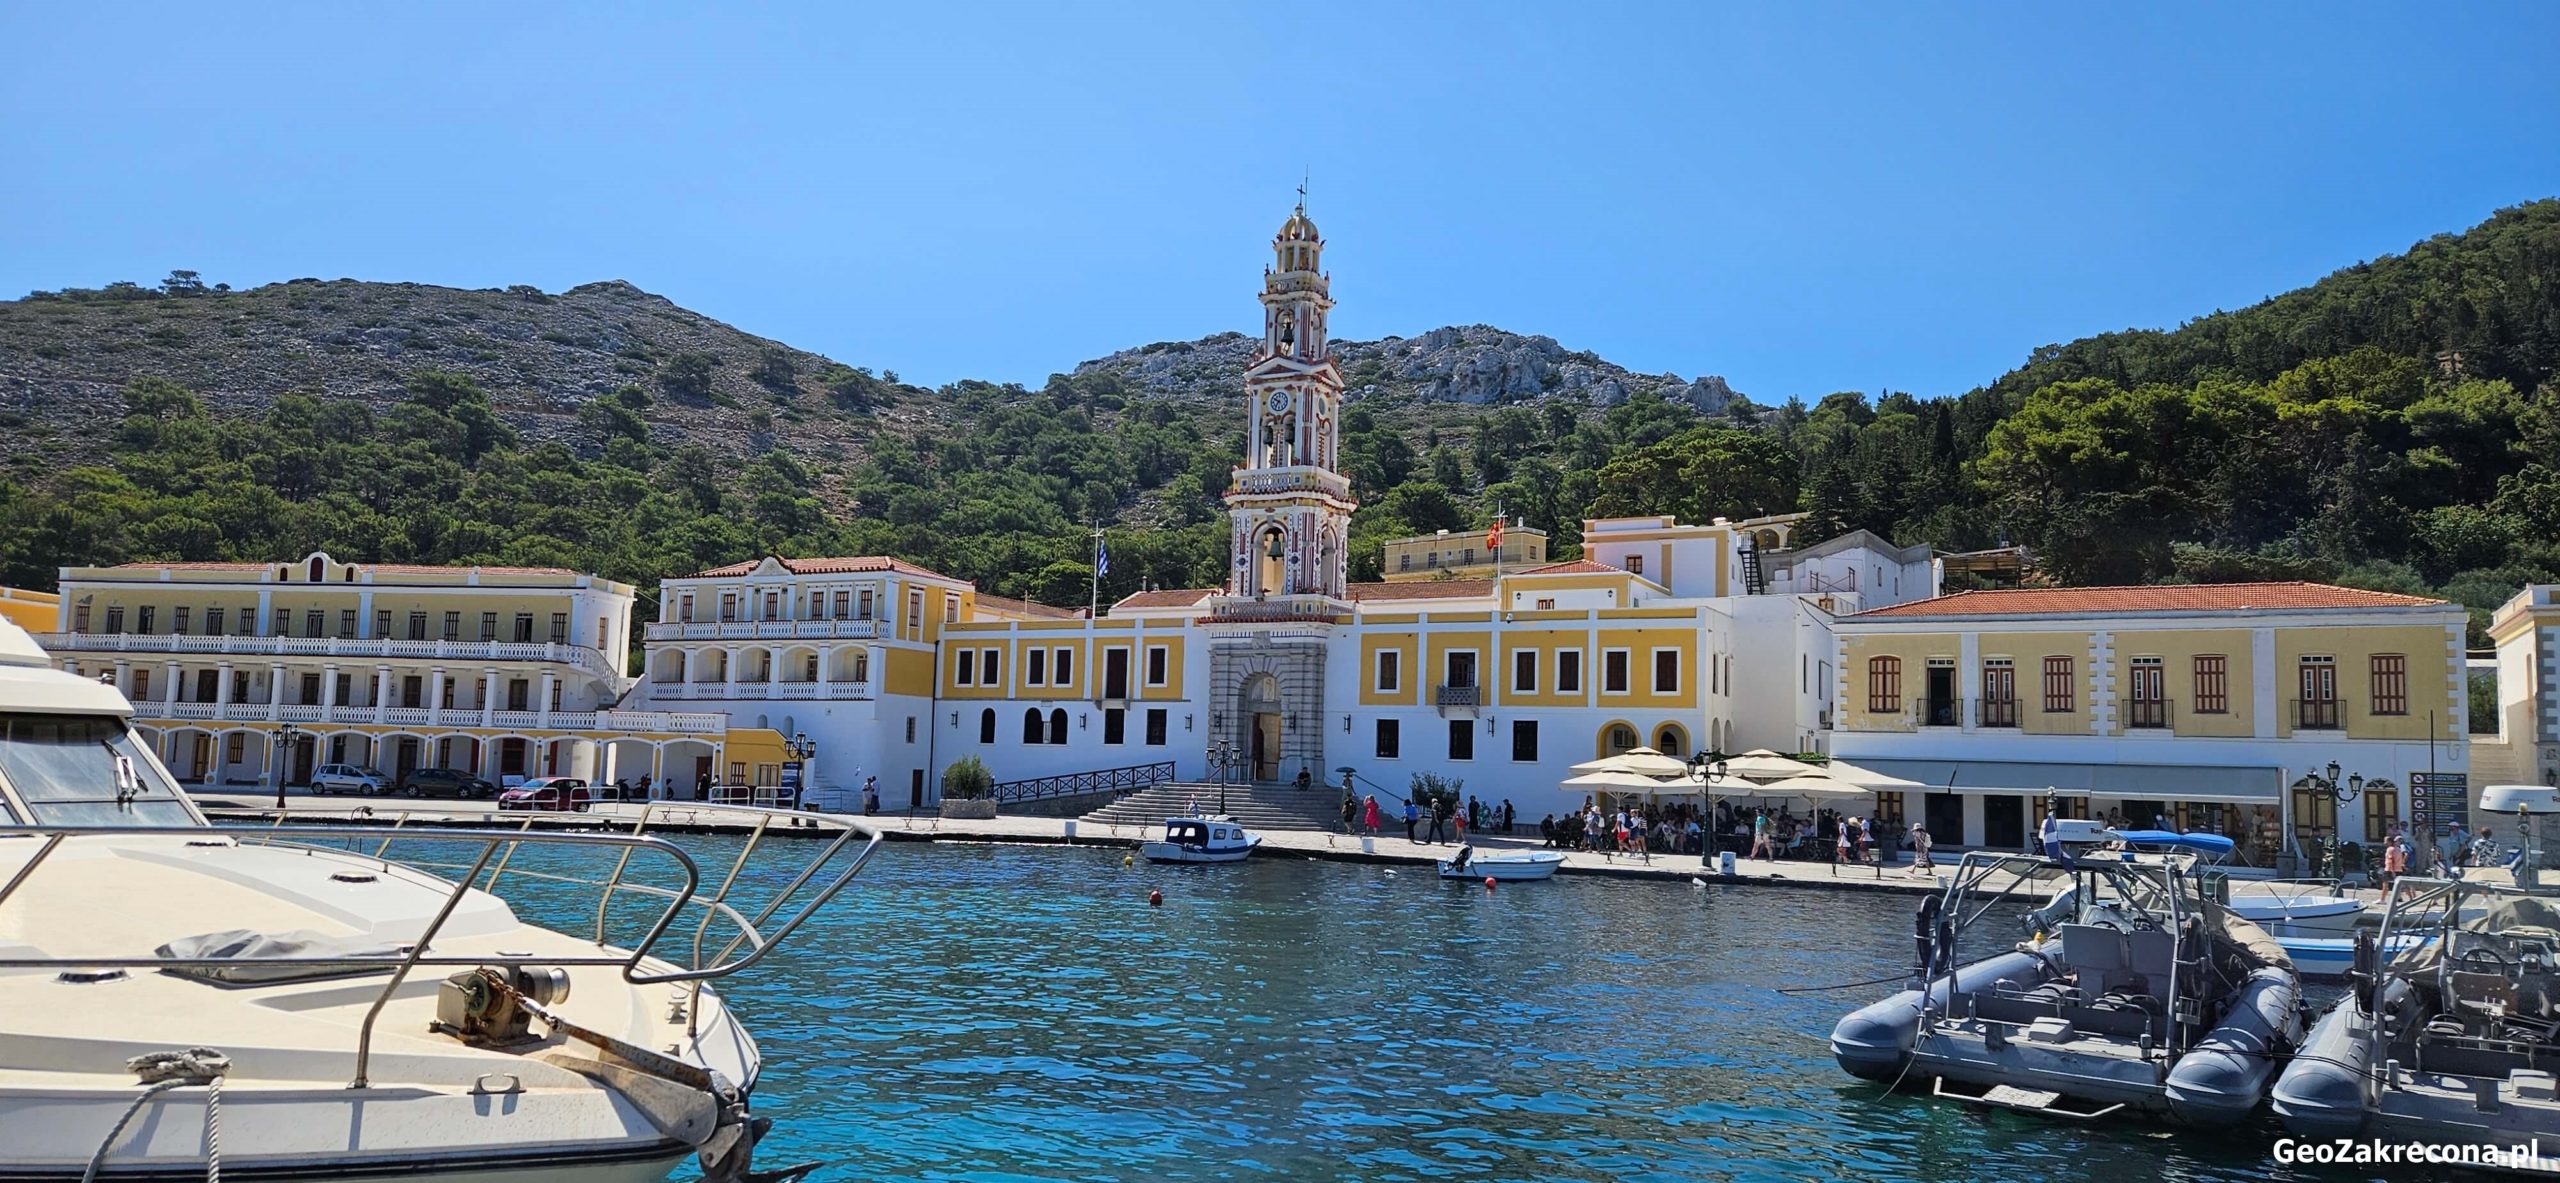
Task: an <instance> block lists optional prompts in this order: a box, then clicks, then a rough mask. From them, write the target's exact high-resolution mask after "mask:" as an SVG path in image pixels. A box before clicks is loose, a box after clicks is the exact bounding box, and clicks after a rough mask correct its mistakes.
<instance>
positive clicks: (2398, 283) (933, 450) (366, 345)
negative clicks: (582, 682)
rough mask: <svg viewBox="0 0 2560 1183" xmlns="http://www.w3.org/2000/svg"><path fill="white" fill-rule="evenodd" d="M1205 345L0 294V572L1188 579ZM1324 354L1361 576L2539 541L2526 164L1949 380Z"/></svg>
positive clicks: (2545, 381)
mask: <svg viewBox="0 0 2560 1183" xmlns="http://www.w3.org/2000/svg"><path fill="white" fill-rule="evenodd" d="M466 314H469V315H466ZM373 321H378V322H379V323H367V322H373ZM546 334H549V335H548V336H546ZM555 337H556V338H562V339H553V338H555ZM1245 348H1247V343H1246V342H1245V341H1244V340H1243V339H1241V338H1238V337H1235V336H1234V335H1232V334H1228V335H1222V336H1219V337H1212V338H1207V339H1205V340H1203V341H1198V342H1187V343H1168V344H1160V345H1154V346H1147V347H1144V348H1141V349H1134V350H1130V351H1127V352H1124V353H1120V354H1114V355H1112V356H1110V357H1107V358H1103V359H1098V360H1096V361H1093V362H1088V363H1085V364H1084V365H1081V366H1078V367H1076V368H1074V369H1073V370H1072V371H1070V372H1067V373H1062V374H1059V375H1057V376H1054V377H1052V378H1051V379H1050V381H1049V382H1048V383H1046V384H1045V385H1044V386H1043V387H1042V388H1040V389H1037V390H1031V389H1025V388H1023V387H1020V386H1013V385H1002V384H994V383H984V382H971V381H963V382H957V383H952V384H950V385H947V386H943V387H940V388H937V389H927V388H924V387H920V386H915V385H911V384H907V383H902V382H900V381H898V380H897V378H896V376H895V375H893V374H878V375H875V374H872V373H871V372H869V371H867V370H862V369H857V368H854V367H849V366H845V365H843V364H841V363H837V362H834V361H832V360H829V359H826V358H823V357H819V356H817V355H814V354H808V353H804V352H801V351H797V350H792V349H789V348H788V347H785V346H782V345H780V344H778V343H774V342H769V341H764V340H763V339H761V338H755V337H751V336H749V335H747V334H744V333H740V332H738V331H737V330H735V329H731V328H729V327H728V326H726V325H720V324H719V323H718V322H716V321H710V320H708V319H707V318H703V317H700V316H698V315H696V314H693V313H689V312H686V311H684V310H682V309H679V308H676V307H675V306H674V305H672V304H669V303H667V302H666V301H664V300H662V299H659V298H658V297H655V296H650V295H648V294H646V293H643V292H640V291H639V290H638V289H636V288H632V287H630V286H629V285H627V284H618V283H617V284H594V285H588V286H586V287H581V288H577V289H573V290H572V291H570V292H566V293H562V294H559V295H557V296H549V295H545V294H543V293H540V292H534V291H532V290H531V289H509V290H507V291H499V292H473V293H459V292H455V291H454V290H453V289H441V288H422V287H417V286H415V285H387V284H354V283H352V282H351V281H339V282H337V283H316V282H312V283H295V284H280V285H274V286H272V287H268V288H261V289H257V290H255V291H252V292H240V293H223V292H216V291H212V290H209V289H204V288H203V287H202V286H201V284H200V283H198V282H197V281H196V280H195V278H194V277H192V276H186V275H185V274H184V273H180V274H179V275H175V276H172V277H171V282H170V283H169V284H165V285H163V288H161V289H144V288H140V287H138V286H135V285H121V286H120V287H112V288H108V289H98V290H93V291H86V292H65V293H39V294H38V296H36V297H30V298H29V299H27V300H22V301H16V302H12V303H0V430H6V431H8V432H9V433H10V434H9V436H8V437H7V438H9V439H10V440H11V444H10V446H9V448H8V449H7V454H6V460H7V462H8V464H9V468H8V470H7V471H8V472H9V473H10V474H11V475H10V477H9V478H8V480H7V481H6V482H5V483H0V581H6V582H11V583H18V584H27V585H34V586H47V585H49V584H50V582H51V580H52V570H53V568H54V567H56V566H58V565H61V564H65V563H86V562H109V561H121V560H125V559H133V558H232V557H245V558H266V557H271V556H274V555H279V554H283V555H291V554H299V553H302V552H304V551H306V550H310V549H314V548H325V549H329V550H331V551H333V552H337V553H343V554H349V555H357V556H362V557H365V558H368V559H375V560H399V561H419V562H463V561H491V562H527V563H534V562H538V563H557V564H562V565H567V566H574V567H580V568H585V569H591V570H596V571H600V572H603V573H605V574H609V575H612V576H614V577H616V578H621V579H628V580H633V581H635V582H639V583H642V584H644V585H646V584H648V583H650V582H652V581H654V580H655V579H657V578H659V577H661V576H665V575H669V574H677V573H681V572H682V571H685V570H690V569H694V568H698V567H702V566H709V565H714V564H717V563H722V562H728V561H732V560H735V559H738V558H742V557H746V556H749V555H752V554H755V553H758V552H760V551H766V550H779V551H785V552H792V553H819V552H826V553H856V552H874V551H885V552H891V553H897V554H901V555H905V556H908V557H911V558H914V559H916V560H917V561H919V562H923V563H925V564H927V565H929V566H933V567H936V568H938V569H942V570H946V571H949V572H951V573H952V574H955V575H960V576H964V577H968V578H973V579H976V580H978V581H979V582H980V584H981V586H984V587H986V588H988V589H989V590H992V591H996V592H999V593H1002V594H1007V595H1027V596H1031V597H1034V598H1040V599H1045V600H1049V601H1051V602H1057V603H1077V602H1080V601H1081V600H1082V599H1083V597H1084V594H1085V581H1086V578H1087V575H1088V573H1089V567H1088V566H1087V565H1086V563H1087V560H1088V559H1089V558H1090V541H1089V533H1088V532H1089V530H1090V529H1091V527H1092V525H1093V524H1097V523H1098V524H1100V525H1102V526H1104V527H1107V528H1108V530H1109V536H1110V539H1111V547H1112V569H1111V573H1110V577H1109V580H1108V582H1107V584H1106V586H1105V588H1104V593H1103V594H1104V599H1105V601H1106V602H1107V601H1108V600H1109V599H1111V598H1113V597H1115V596H1117V595H1119V594H1123V593H1125V592H1128V591H1131V590H1135V589H1136V588H1137V587H1139V586H1141V584H1143V583H1152V584H1158V585H1191V586H1199V585H1206V584H1213V583H1215V582H1216V581H1217V580H1218V579H1219V578H1220V577H1221V574H1222V572H1223V564H1222V559H1223V554H1222V552H1223V548H1224V546H1225V538H1226V532H1225V529H1224V526H1223V525H1222V524H1221V521H1220V518H1219V515H1218V502H1217V496H1218V493H1219V492H1220V490H1222V489H1223V488H1224V486H1225V484H1226V479H1227V472H1228V469H1229V467H1230V466H1231V465H1232V464H1233V462H1234V460H1235V458H1236V457H1237V456H1238V455H1239V454H1240V453H1241V450H1242V439H1241V427H1242V423H1241V420H1242V409H1241V407H1240V406H1239V405H1238V402H1237V401H1236V400H1235V399H1234V398H1232V397H1231V394H1232V392H1233V391H1234V389H1235V386H1236V382H1237V378H1238V375H1239V374H1240V371H1241V365H1242V360H1241V359H1242V351H1243V350H1244V349H1245ZM1340 350H1341V353H1342V356H1343V358H1344V364H1345V369H1346V374H1347V375H1348V376H1349V378H1350V379H1351V381H1352V384H1353V385H1352V391H1353V394H1354V401H1353V405H1352V407H1351V409H1350V410H1349V411H1348V412H1347V413H1346V415H1345V421H1344V430H1345V440H1344V458H1345V459H1344V463H1345V467H1346V468H1347V469H1348V470H1349V471H1350V473H1351V475H1352V477H1353V480H1354V483H1355V488H1356V490H1357V492H1358V494H1359V496H1360V498H1361V500H1362V502H1363V508H1362V511H1361V513H1360V515H1359V518H1358V519H1357V520H1356V521H1355V524H1354V541H1355V544H1356V545H1355V548H1354V559H1353V561H1354V564H1355V575H1368V574H1371V573H1373V572H1374V570H1375V564H1376V561H1377V553H1378V548H1377V544H1378V541H1379V540H1380V539H1382V538H1385V537H1389V536H1392V535H1395V534H1400V533H1406V532H1426V531H1429V530H1433V529H1441V528H1447V529H1471V528H1476V527H1479V526H1481V525H1482V523H1483V522H1484V521H1485V520H1486V518H1487V516H1488V515H1489V514H1490V513H1491V512H1493V510H1494V508H1495V507H1497V506H1499V507H1501V508H1502V509H1503V510H1504V511H1505V512H1507V513H1511V514H1515V515H1519V516H1521V517H1524V518H1526V519H1527V520H1528V521H1529V522H1530V523H1531V524H1533V525H1538V526H1541V527H1544V528H1546V529H1548V530H1550V531H1551V532H1553V533H1555V534H1556V535H1557V539H1556V541H1557V546H1556V551H1557V553H1558V554H1559V555H1566V554H1571V553H1574V550H1575V548H1576V547H1577V545H1578V536H1577V529H1578V525H1579V522H1580V519H1581V518H1582V517H1584V516H1585V515H1599V514H1616V513H1662V512H1668V513H1677V514H1679V515H1680V516H1682V517H1683V518H1687V519H1692V520H1704V519H1707V518H1711V517H1714V516H1717V515H1729V516H1736V517H1739V516H1745V515H1750V514H1758V513H1767V512H1776V511H1781V510H1789V509H1796V508H1802V509H1805V510H1808V511H1810V512H1812V513H1813V514H1815V515H1816V517H1817V518H1818V519H1820V521H1819V523H1818V526H1819V528H1820V529H1824V530H1828V529H1837V528H1847V527H1859V526H1863V527H1867V528H1871V529H1874V530H1876V531H1878V532H1879V533H1883V534H1887V535H1889V536H1892V537H1894V538H1896V539H1897V540H1899V541H1903V542H1921V541H1925V542H1930V543H1934V544H1937V545H1939V546H1942V547H1947V548H1970V547H1976V546H1984V545H1991V544H1995V543H2003V542H2015V543H2023V544H2025V545H2027V546H2029V547H2030V548H2032V549H2033V550H2034V552H2035V553H2036V555H2037V558H2038V560H2039V561H2040V563H2041V564H2042V572H2041V577H2043V578H2048V579H2052V580H2056V581H2063V582H2130V581H2146V580H2162V579H2188V580H2218V579H2241V578H2269V577H2303V578H2334V579H2339V580H2342V581H2346V582H2351V583H2360V584H2364V585H2368V586H2377V587H2389V588H2394V589H2403V590H2412V591H2438V592H2442V593H2444V594H2448V595H2450V596H2452V597H2453V598H2456V599H2459V600H2461V601H2463V602H2464V603H2466V604H2471V605H2473V606H2474V607H2486V606H2488V605H2489V604H2493V603H2494V602H2496V600H2497V599H2499V598H2502V597H2503V596H2504V595H2506V594H2508V593H2511V592H2512V591H2513V589H2514V588H2515V587H2516V586H2517V585H2518V584H2520V583H2523V582H2526V581H2528V580H2540V579H2555V578H2560V422H2554V417H2553V414H2552V409H2551V404H2552V399H2553V397H2554V396H2555V390H2554V386H2553V381H2554V378H2553V375H2554V371H2555V367H2560V201H2544V202H2537V203H2534V204H2531V205H2525V206H2519V207H2516V208H2513V209H2508V210H2504V211H2500V212H2499V213H2498V214H2497V215H2496V216H2495V217H2493V218H2491V219H2490V220H2489V221H2488V222H2485V223H2483V224H2482V225H2480V226H2477V227H2474V228H2473V229H2471V230H2470V231H2468V232H2465V233H2463V234H2459V235H2445V236H2440V237H2437V238H2434V239H2430V240H2428V241H2426V242H2423V243H2420V244H2418V245H2417V246H2416V247H2414V248H2412V249H2411V250H2410V251H2409V252H2408V253H2407V254H2404V255H2400V256H2396V257H2386V258H2381V259H2377V260H2374V261H2372V262H2370V263H2364V264H2359V265H2357V266H2354V267H2351V268H2348V269H2346V270H2344V271H2340V272H2338V273H2337V274H2335V275H2332V276H2330V277H2328V278H2326V279H2324V280H2322V281H2320V282H2319V283H2317V284H2314V285H2312V286H2311V287H2308V288H2305V289H2302V290H2299V291H2295V292H2290V293H2287V294H2285V295H2282V296H2278V297H2276V298H2274V299H2271V300H2268V301H2266V302H2264V303H2261V304H2258V305H2255V306H2252V307H2249V308H2245V309H2240V310H2237V311H2231V312H2218V313H2215V314H2213V315H2211V316H2207V317H2204V318H2202V319H2199V320H2196V321H2193V322H2190V323H2188V324H2186V325H2183V326H2180V327H2178V328H2176V329H2171V330H2161V331H2148V330H2145V331H2128V332H2122V333H2111V334H2106V335H2102V336H2097V337H2092V338H2088V339H2085V340H2081V341H2076V342H2072V343H2070V344H2067V345H2059V346H2048V347H2046V348H2043V349H2040V350H2037V351H2035V353H2034V354H2033V355H2031V356H2030V357H2029V358H2028V360H2027V362H2026V364H2025V365H2023V366H2021V367H2020V368H2019V369H2017V370H2015V371H2013V372H2011V373H2009V374H2007V375H2004V376H2001V377H1999V378H1998V379H1996V380H1994V381H1991V382H1989V383H1987V384H1985V385H1984V386H1983V387H1981V388H1979V389H1976V390H1974V391H1971V392H1968V393H1966V394H1964V395H1961V396H1957V397H1950V398H1940V399H1923V398H1917V397H1914V396H1911V395H1908V394H1902V393H1894V392H1886V393H1883V394H1881V395H1877V396H1874V397H1870V396H1868V395H1865V394H1859V393H1840V394H1832V395H1828V396H1825V397H1821V398H1818V399H1815V400H1813V401H1812V402H1810V403H1807V402H1805V401H1802V400H1794V399H1791V400H1789V401H1787V402H1786V403H1784V404H1783V405H1779V406H1774V407H1771V406H1762V405H1758V404H1755V403H1754V402H1752V401H1751V400H1750V399H1748V398H1745V397H1743V396H1741V395H1739V394H1735V393H1734V392H1732V391H1731V390H1730V389H1728V388H1726V387H1725V386H1724V384H1723V382H1722V381H1721V380H1717V379H1712V378H1701V379H1697V380H1695V381H1687V380H1682V379H1679V378H1676V377H1673V376H1668V375H1664V376H1658V377H1648V376H1642V375H1634V374H1630V373H1628V372H1627V371H1624V370H1623V369H1619V368H1618V367H1614V366H1609V365H1608V364H1607V363H1605V362H1602V361H1600V360H1599V359H1596V358H1592V357H1590V356H1589V355H1587V354H1574V353H1569V352H1566V351H1564V350H1563V349H1562V348H1561V347H1560V346H1557V345H1556V344H1555V342H1553V341H1551V340H1547V339H1545V338H1536V337H1520V336H1516V335H1513V334H1508V333H1503V332H1501V331H1499V330H1493V329H1487V328H1483V327H1481V326H1479V327H1474V328H1465V329H1444V330H1435V331H1434V332H1433V333H1429V334H1424V335H1422V336H1420V337H1415V338H1389V339H1387V340H1384V341H1378V342H1342V343H1340ZM1230 355H1233V356H1230Z"/></svg>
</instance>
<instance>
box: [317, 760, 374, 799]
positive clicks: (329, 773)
mask: <svg viewBox="0 0 2560 1183" xmlns="http://www.w3.org/2000/svg"><path fill="white" fill-rule="evenodd" d="M390 784H391V778H390V777H387V776H384V775H382V773H381V772H380V771H379V770H376V769H372V768H367V767H364V766H363V765H361V764H323V765H321V766H320V767H318V768H316V769H313V770H312V773H311V791H312V792H314V793H356V794H359V795H361V796H366V797H375V796H380V795H381V794H382V792H383V791H384V790H385V789H387V788H388V787H389V786H390Z"/></svg>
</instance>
